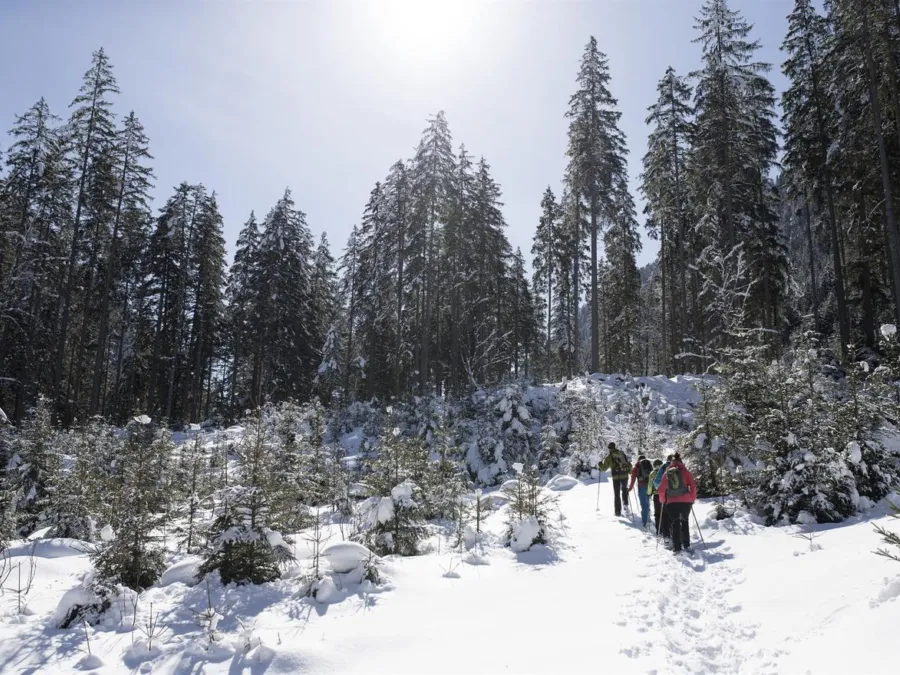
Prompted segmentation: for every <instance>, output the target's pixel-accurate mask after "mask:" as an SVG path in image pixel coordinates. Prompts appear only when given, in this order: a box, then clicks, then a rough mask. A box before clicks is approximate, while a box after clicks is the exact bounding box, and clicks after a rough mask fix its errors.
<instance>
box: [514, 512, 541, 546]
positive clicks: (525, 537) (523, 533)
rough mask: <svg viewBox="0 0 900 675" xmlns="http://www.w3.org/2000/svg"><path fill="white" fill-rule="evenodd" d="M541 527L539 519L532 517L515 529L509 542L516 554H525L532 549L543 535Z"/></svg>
mask: <svg viewBox="0 0 900 675" xmlns="http://www.w3.org/2000/svg"><path fill="white" fill-rule="evenodd" d="M541 530H542V528H541V525H540V523H538V521H537V518H535V517H534V516H530V517H528V518H526V519H525V520H523V521H521V522H520V523H519V524H518V525H516V527H515V528H514V529H513V534H512V537H511V538H510V540H509V547H510V548H511V549H512V550H513V551H515V552H516V553H523V552H524V551H527V550H528V549H530V548H531V547H532V545H533V544H534V542H535V540H536V539H537V538H538V537H539V536H540V534H541Z"/></svg>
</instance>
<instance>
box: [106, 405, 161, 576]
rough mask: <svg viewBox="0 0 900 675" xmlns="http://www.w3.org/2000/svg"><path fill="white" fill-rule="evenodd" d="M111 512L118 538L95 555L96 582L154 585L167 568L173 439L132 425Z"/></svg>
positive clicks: (146, 426) (116, 478)
mask: <svg viewBox="0 0 900 675" xmlns="http://www.w3.org/2000/svg"><path fill="white" fill-rule="evenodd" d="M126 433H127V437H126V440H125V443H124V444H123V446H122V452H121V456H120V458H119V466H118V470H117V473H116V475H115V476H114V477H113V479H112V481H111V482H110V484H109V485H108V488H107V489H110V490H113V491H114V492H113V494H114V498H113V497H111V499H110V504H109V507H108V510H107V514H106V515H107V517H108V520H107V522H108V524H109V525H110V526H111V527H112V530H113V532H114V533H115V537H114V538H113V539H111V540H101V541H100V542H99V543H98V544H97V547H96V549H95V550H94V552H93V554H92V556H91V557H92V561H93V564H94V569H95V570H96V572H97V581H98V583H101V584H110V583H120V584H122V585H123V586H127V587H128V588H132V589H141V588H147V587H149V586H152V585H153V583H154V582H155V581H156V580H157V579H158V578H159V576H160V574H162V572H163V570H164V569H165V555H164V551H163V548H162V544H161V542H160V539H161V536H160V532H161V530H162V529H163V528H164V526H165V524H166V490H165V488H164V480H165V476H166V473H167V470H168V465H169V464H170V462H171V455H172V447H173V446H172V442H171V440H170V437H169V434H168V432H167V431H165V430H163V429H159V428H157V427H155V426H154V425H153V424H151V423H149V422H148V423H144V421H143V420H141V421H134V422H132V423H131V424H129V426H128V428H127V430H126Z"/></svg>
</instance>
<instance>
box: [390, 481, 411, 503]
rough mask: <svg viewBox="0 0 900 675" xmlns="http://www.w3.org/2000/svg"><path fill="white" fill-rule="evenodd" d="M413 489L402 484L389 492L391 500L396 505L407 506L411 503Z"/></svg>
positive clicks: (408, 484) (409, 485)
mask: <svg viewBox="0 0 900 675" xmlns="http://www.w3.org/2000/svg"><path fill="white" fill-rule="evenodd" d="M412 493H413V487H412V484H411V483H408V482H404V483H400V485H398V486H396V487H395V488H394V489H393V490H391V498H392V499H393V500H394V502H395V503H396V504H409V503H410V502H412Z"/></svg>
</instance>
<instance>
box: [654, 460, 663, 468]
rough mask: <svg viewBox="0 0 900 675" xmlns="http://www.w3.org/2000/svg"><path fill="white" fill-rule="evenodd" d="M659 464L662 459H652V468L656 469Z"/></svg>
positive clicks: (660, 464)
mask: <svg viewBox="0 0 900 675" xmlns="http://www.w3.org/2000/svg"><path fill="white" fill-rule="evenodd" d="M661 466H662V460H661V459H654V460H653V468H654V469H657V468H659V467H661Z"/></svg>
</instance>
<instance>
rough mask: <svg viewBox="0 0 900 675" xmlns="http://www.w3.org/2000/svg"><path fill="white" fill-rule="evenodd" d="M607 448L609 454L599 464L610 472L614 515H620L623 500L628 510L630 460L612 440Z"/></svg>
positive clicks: (601, 468) (602, 468)
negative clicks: (613, 496)
mask: <svg viewBox="0 0 900 675" xmlns="http://www.w3.org/2000/svg"><path fill="white" fill-rule="evenodd" d="M607 448H609V454H608V455H607V456H606V459H604V460H603V462H602V463H601V464H600V470H601V471H609V472H610V473H611V474H612V481H613V494H614V495H615V510H616V515H617V516H621V515H622V505H623V502H624V506H625V510H626V511H627V510H628V474H629V472H630V471H631V462H629V461H628V457H626V456H625V453H624V452H622V451H621V450H619V449H618V448H617V447H616V444H615V443H613V442H612V441H610V444H609V445H608V446H607Z"/></svg>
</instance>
